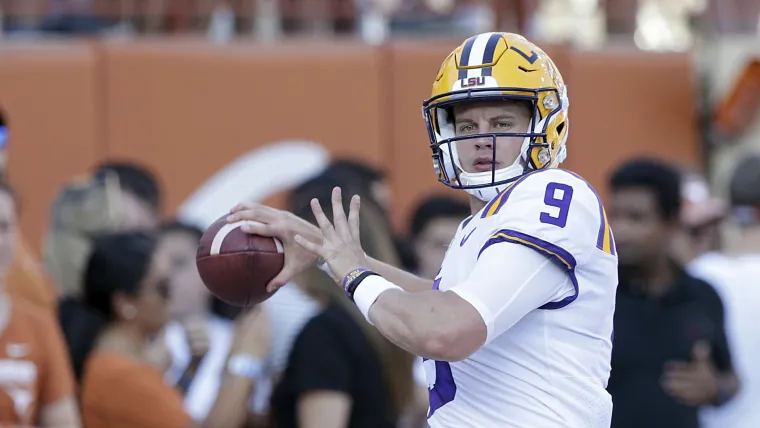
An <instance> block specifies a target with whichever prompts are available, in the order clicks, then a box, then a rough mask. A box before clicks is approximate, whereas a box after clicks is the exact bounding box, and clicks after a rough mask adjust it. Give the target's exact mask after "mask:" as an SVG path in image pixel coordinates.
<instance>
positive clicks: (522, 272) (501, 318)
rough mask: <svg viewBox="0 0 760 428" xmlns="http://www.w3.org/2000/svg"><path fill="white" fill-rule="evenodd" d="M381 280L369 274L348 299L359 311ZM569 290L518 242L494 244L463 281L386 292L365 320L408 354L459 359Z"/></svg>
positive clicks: (550, 266)
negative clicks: (443, 287)
mask: <svg viewBox="0 0 760 428" xmlns="http://www.w3.org/2000/svg"><path fill="white" fill-rule="evenodd" d="M384 282H385V283H387V282H388V281H387V280H385V279H383V278H382V277H379V276H370V277H367V278H366V279H365V280H364V281H362V283H361V284H360V285H359V287H358V288H357V289H356V293H355V295H354V298H355V300H356V302H357V304H358V305H359V307H360V309H362V311H363V312H364V311H365V308H364V307H363V306H366V305H367V303H366V302H367V299H372V298H373V293H374V292H375V290H376V289H377V287H382V286H384V285H385V284H384ZM571 294H573V286H572V283H571V281H570V278H569V276H568V274H567V272H566V271H564V270H563V269H562V268H561V267H560V266H558V265H557V264H555V263H554V262H553V261H552V260H550V259H549V258H547V257H546V256H544V255H543V254H541V253H539V252H537V251H535V250H533V249H531V248H528V247H525V246H523V245H519V244H514V243H509V242H500V243H498V244H496V245H490V246H487V247H486V248H484V250H483V251H482V253H481V255H480V257H479V259H478V262H477V263H476V265H475V268H474V269H473V271H472V272H471V274H470V275H469V277H468V278H467V279H466V280H465V281H464V282H463V283H461V284H458V285H456V286H454V287H453V288H452V289H450V290H448V291H445V292H441V291H437V290H430V291H424V292H418V293H408V292H405V291H401V290H397V289H390V290H387V291H385V292H382V293H381V294H380V295H379V296H377V298H376V300H375V301H374V303H370V304H369V310H368V319H369V320H370V322H371V323H372V324H374V326H375V327H376V328H377V329H378V330H380V332H381V333H382V334H383V335H384V336H385V337H387V338H388V339H389V340H391V341H392V342H394V343H395V344H397V345H398V346H400V347H402V348H404V349H406V350H407V351H409V352H411V353H413V354H416V355H420V356H423V357H425V358H429V359H435V360H439V361H459V360H463V359H465V358H467V357H468V356H469V355H471V354H472V353H473V352H475V351H477V350H478V349H480V348H481V347H482V346H483V345H484V344H485V343H487V342H488V341H489V340H490V339H492V338H494V337H496V336H498V335H499V334H501V333H503V332H504V331H506V330H507V329H509V328H510V327H512V326H513V325H514V324H515V323H517V322H518V321H519V320H520V319H521V318H523V317H524V316H525V315H526V314H528V313H529V312H531V311H533V310H535V309H537V308H539V307H541V306H542V305H544V304H546V303H547V302H549V301H552V300H554V299H557V298H561V297H563V296H566V295H571ZM375 296H376V294H375Z"/></svg>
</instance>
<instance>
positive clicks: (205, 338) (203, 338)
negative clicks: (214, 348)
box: [181, 317, 211, 368]
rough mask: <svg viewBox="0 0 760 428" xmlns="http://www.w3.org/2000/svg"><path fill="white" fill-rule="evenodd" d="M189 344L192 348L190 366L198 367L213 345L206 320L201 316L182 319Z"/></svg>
mask: <svg viewBox="0 0 760 428" xmlns="http://www.w3.org/2000/svg"><path fill="white" fill-rule="evenodd" d="M181 324H182V327H183V328H184V329H185V336H186V337H187V344H188V346H189V348H190V366H192V367H194V368H197V367H198V366H199V365H200V363H201V361H202V360H203V357H205V356H206V353H208V350H209V348H210V347H211V341H210V339H209V335H208V327H207V323H206V320H204V319H203V318H200V317H188V318H186V319H184V320H182V323H181Z"/></svg>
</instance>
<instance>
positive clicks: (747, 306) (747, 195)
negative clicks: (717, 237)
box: [688, 155, 760, 428]
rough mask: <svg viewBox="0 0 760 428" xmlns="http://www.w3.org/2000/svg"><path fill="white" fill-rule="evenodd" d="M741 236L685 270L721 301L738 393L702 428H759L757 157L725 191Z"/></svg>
mask: <svg viewBox="0 0 760 428" xmlns="http://www.w3.org/2000/svg"><path fill="white" fill-rule="evenodd" d="M729 195H730V201H731V206H732V208H733V209H734V220H735V223H736V224H737V225H738V227H739V230H740V232H741V233H740V234H739V236H738V238H737V239H738V241H737V242H736V243H735V244H736V245H735V246H734V248H732V249H731V250H729V251H726V252H723V253H719V252H709V253H705V254H703V255H701V256H700V257H697V258H695V259H694V260H693V261H691V263H690V264H689V265H688V270H689V273H691V274H693V275H694V276H696V277H698V278H702V279H704V280H706V281H709V282H710V284H711V285H713V286H714V287H715V290H716V291H717V292H718V294H719V295H720V296H721V298H722V299H723V303H724V305H725V309H726V333H727V336H728V343H729V344H730V346H731V354H732V355H733V361H734V368H735V371H736V374H737V376H738V377H739V380H740V382H741V390H740V391H739V393H738V394H737V395H736V397H734V398H733V399H732V400H731V401H729V402H728V403H726V404H725V405H724V406H721V407H712V406H710V407H707V408H704V409H703V410H702V412H701V413H700V420H701V422H702V426H703V428H728V427H730V428H755V427H757V426H759V425H760V406H759V405H758V403H760V367H759V366H758V364H757V362H758V361H759V360H760V335H759V334H758V333H757V326H758V322H757V314H758V313H760V283H758V278H760V156H759V155H750V156H746V157H744V158H743V159H742V161H741V162H739V164H738V165H737V166H736V169H735V171H734V173H733V177H732V178H731V183H730V189H729Z"/></svg>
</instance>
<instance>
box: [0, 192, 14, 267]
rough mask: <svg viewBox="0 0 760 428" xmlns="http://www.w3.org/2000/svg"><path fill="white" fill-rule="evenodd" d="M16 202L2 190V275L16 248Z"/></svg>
mask: <svg viewBox="0 0 760 428" xmlns="http://www.w3.org/2000/svg"><path fill="white" fill-rule="evenodd" d="M16 231H17V227H16V202H15V201H14V200H13V197H12V196H11V195H10V194H9V193H8V192H5V191H0V275H2V274H5V273H6V272H8V270H9V269H10V265H11V263H12V261H13V256H14V253H15V250H16Z"/></svg>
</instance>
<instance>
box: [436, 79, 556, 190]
mask: <svg viewBox="0 0 760 428" xmlns="http://www.w3.org/2000/svg"><path fill="white" fill-rule="evenodd" d="M563 95H564V94H562V95H561V94H559V93H558V91H557V90H556V89H553V88H547V89H537V90H529V89H524V88H483V89H469V90H460V91H453V92H448V93H445V94H441V95H440V96H438V97H433V98H431V99H430V100H428V101H427V102H426V103H425V104H424V106H423V115H424V117H425V121H426V124H427V128H428V133H429V134H430V135H429V136H430V141H431V145H430V147H431V149H432V151H433V166H434V168H435V169H436V173H437V174H438V179H439V181H441V182H443V183H444V184H446V185H448V186H449V187H452V188H455V189H463V190H465V191H467V192H468V193H470V194H471V195H473V196H475V197H476V198H478V199H480V200H482V201H484V202H487V201H490V200H491V199H493V198H494V197H496V196H497V195H498V194H499V193H501V192H502V191H504V190H505V189H506V188H507V187H508V185H509V183H511V182H513V181H515V180H517V179H519V178H520V177H521V176H523V175H524V174H526V173H528V172H531V171H535V170H539V169H543V168H546V167H555V166H556V165H557V164H558V163H559V162H561V161H562V160H563V159H564V153H565V152H564V141H562V143H561V145H562V147H561V148H559V151H557V150H556V149H557V148H556V147H553V146H551V145H550V143H549V139H548V138H547V127H548V125H549V124H551V123H552V122H553V121H554V120H557V119H560V115H557V113H559V112H560V111H562V109H563V101H565V100H566V98H565V97H563ZM563 98H564V99H563ZM478 101H485V102H488V101H490V102H494V101H496V102H498V101H503V102H521V101H522V102H524V101H527V102H528V104H529V105H530V109H531V118H530V121H529V125H528V128H527V130H526V132H496V133H491V132H489V133H478V134H471V135H464V136H456V133H455V128H454V117H453V109H454V106H455V105H460V104H462V103H471V102H478ZM539 103H541V104H539ZM541 107H543V108H541ZM565 107H566V105H565ZM542 110H543V114H542ZM561 126H564V125H561ZM560 133H561V128H560ZM564 135H565V136H566V135H567V132H565V133H564ZM505 137H507V138H515V137H517V138H521V139H522V144H521V146H520V151H519V155H518V156H517V157H516V158H515V160H514V161H513V162H512V163H511V164H509V165H507V166H500V167H499V166H497V164H496V163H495V162H494V164H493V165H492V168H491V171H484V172H467V171H465V170H464V168H463V167H462V165H461V161H460V157H459V154H458V152H457V145H458V144H461V143H460V142H462V141H466V140H472V139H477V140H479V141H488V140H490V141H491V150H492V151H491V156H492V159H494V160H497V156H496V155H497V150H496V147H497V146H496V145H497V144H499V143H500V142H499V140H500V139H503V138H505ZM554 144H557V143H554ZM552 153H557V156H552Z"/></svg>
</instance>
